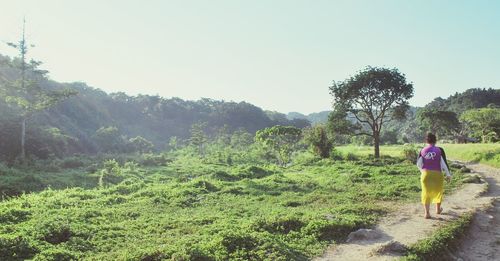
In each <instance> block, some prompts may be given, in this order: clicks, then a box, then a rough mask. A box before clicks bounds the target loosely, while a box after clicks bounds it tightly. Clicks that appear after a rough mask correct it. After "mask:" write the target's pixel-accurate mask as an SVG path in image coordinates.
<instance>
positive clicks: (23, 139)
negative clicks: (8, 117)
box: [21, 117, 26, 162]
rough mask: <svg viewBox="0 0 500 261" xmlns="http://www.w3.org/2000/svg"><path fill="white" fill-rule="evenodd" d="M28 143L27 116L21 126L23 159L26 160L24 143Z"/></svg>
mask: <svg viewBox="0 0 500 261" xmlns="http://www.w3.org/2000/svg"><path fill="white" fill-rule="evenodd" d="M25 143H26V118H25V117H23V122H22V126H21V160H22V162H24V160H25V159H26V150H25V148H24V145H25Z"/></svg>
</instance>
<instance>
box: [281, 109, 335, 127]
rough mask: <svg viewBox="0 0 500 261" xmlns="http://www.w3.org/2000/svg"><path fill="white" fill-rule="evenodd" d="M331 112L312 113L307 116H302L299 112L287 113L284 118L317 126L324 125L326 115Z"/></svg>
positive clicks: (326, 118) (326, 119)
mask: <svg viewBox="0 0 500 261" xmlns="http://www.w3.org/2000/svg"><path fill="white" fill-rule="evenodd" d="M330 112H331V111H321V112H313V113H310V114H308V115H304V114H302V113H300V112H289V113H288V114H287V115H286V117H287V118H288V119H289V120H294V119H305V120H308V121H309V122H311V124H312V125H315V124H318V123H325V122H327V121H328V114H330Z"/></svg>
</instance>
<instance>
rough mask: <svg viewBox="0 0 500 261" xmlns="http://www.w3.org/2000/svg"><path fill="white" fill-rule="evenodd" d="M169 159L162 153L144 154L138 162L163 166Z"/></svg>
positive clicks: (145, 164)
mask: <svg viewBox="0 0 500 261" xmlns="http://www.w3.org/2000/svg"><path fill="white" fill-rule="evenodd" d="M170 161H171V160H169V159H167V157H165V155H164V154H144V155H143V157H142V159H141V160H140V161H139V164H141V165H142V166H165V165H167V163H168V162H170Z"/></svg>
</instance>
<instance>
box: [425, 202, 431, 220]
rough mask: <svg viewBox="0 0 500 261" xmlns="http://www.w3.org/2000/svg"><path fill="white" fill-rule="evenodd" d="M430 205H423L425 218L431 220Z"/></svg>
mask: <svg viewBox="0 0 500 261" xmlns="http://www.w3.org/2000/svg"><path fill="white" fill-rule="evenodd" d="M429 207H430V204H424V211H425V216H424V217H425V218H431V214H430V213H429Z"/></svg>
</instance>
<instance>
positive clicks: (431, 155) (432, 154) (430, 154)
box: [424, 151, 436, 160]
mask: <svg viewBox="0 0 500 261" xmlns="http://www.w3.org/2000/svg"><path fill="white" fill-rule="evenodd" d="M435 157H436V152H433V151H429V152H427V153H426V154H425V156H424V158H425V159H428V160H433V159H434V158H435Z"/></svg>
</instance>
